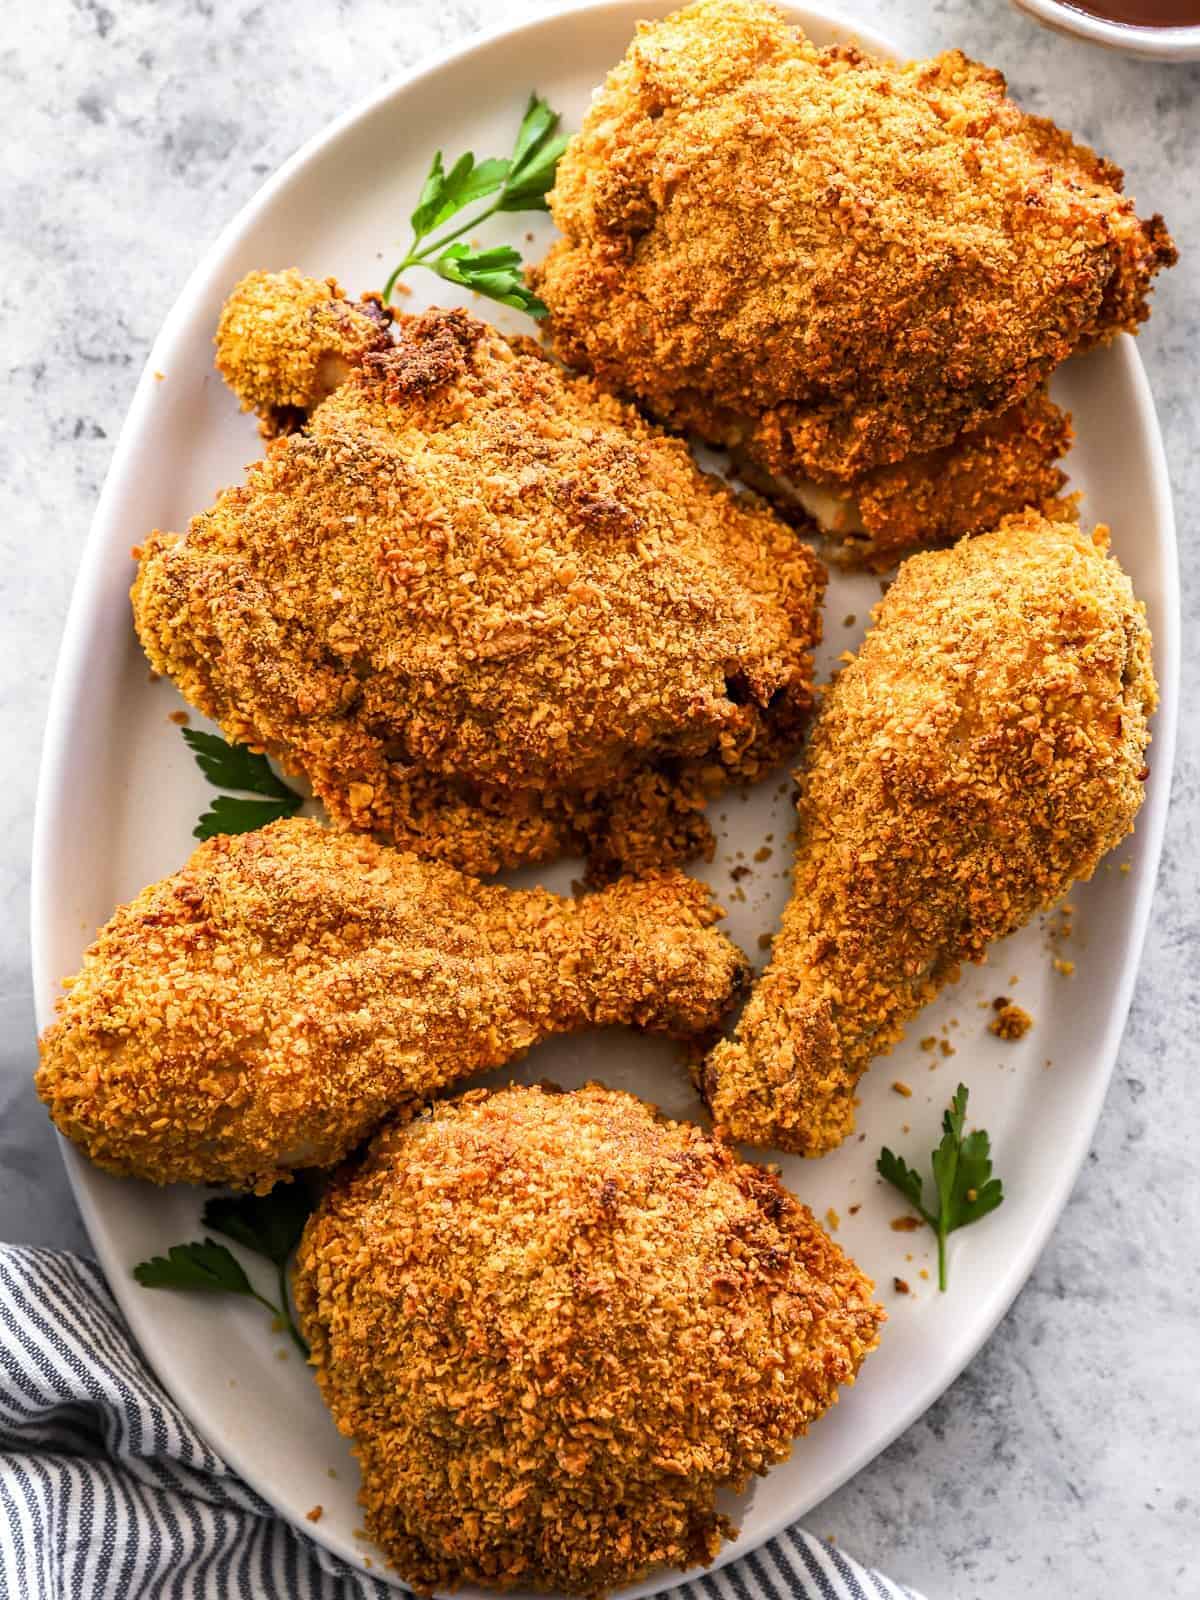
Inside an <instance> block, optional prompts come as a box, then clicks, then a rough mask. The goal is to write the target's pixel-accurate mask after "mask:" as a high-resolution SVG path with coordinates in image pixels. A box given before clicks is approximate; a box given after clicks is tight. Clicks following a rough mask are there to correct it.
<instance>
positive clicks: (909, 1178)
mask: <svg viewBox="0 0 1200 1600" xmlns="http://www.w3.org/2000/svg"><path fill="white" fill-rule="evenodd" d="M875 1170H876V1172H878V1173H879V1174H880V1176H881V1177H884V1178H886V1179H887V1181H888V1182H889V1183H890V1184H891V1185H892V1187H893V1188H896V1189H899V1191H900V1193H901V1194H902V1195H904V1196H905V1198H906V1199H907V1201H908V1203H909V1205H910V1206H912V1208H913V1210H914V1211H919V1212H920V1213H921V1215H922V1216H923V1217H925V1219H926V1221H928V1220H929V1218H928V1216H927V1215H926V1212H925V1207H924V1206H923V1205H922V1204H921V1174H920V1173H919V1172H918V1171H917V1170H916V1168H915V1167H910V1166H909V1165H908V1164H907V1163H906V1162H905V1160H904V1157H903V1156H896V1155H893V1154H892V1152H891V1151H890V1150H889V1149H888V1147H887V1145H884V1147H883V1149H882V1150H881V1151H880V1152H879V1160H878V1161H877V1162H876V1163H875ZM934 1225H935V1226H936V1224H934Z"/></svg>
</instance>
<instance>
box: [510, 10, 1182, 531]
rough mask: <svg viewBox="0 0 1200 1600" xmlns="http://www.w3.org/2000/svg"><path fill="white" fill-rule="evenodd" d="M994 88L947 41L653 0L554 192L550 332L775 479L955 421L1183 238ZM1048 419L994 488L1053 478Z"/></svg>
mask: <svg viewBox="0 0 1200 1600" xmlns="http://www.w3.org/2000/svg"><path fill="white" fill-rule="evenodd" d="M1005 91H1006V85H1005V82H1004V79H1003V77H1002V76H1001V75H1000V74H999V73H998V72H994V71H992V70H991V69H990V68H988V67H985V66H981V65H980V64H978V63H976V62H972V61H969V60H967V59H966V58H965V57H964V56H963V55H962V54H961V53H960V52H958V51H949V52H947V53H946V54H944V55H941V56H938V57H937V58H935V59H934V60H932V61H918V62H912V63H909V64H908V65H903V66H897V65H893V64H891V63H888V62H883V61H877V60H874V59H872V58H871V57H869V56H867V55H865V54H863V52H861V51H860V50H859V49H857V48H856V47H854V46H851V45H836V46H831V47H829V48H819V47H818V46H817V45H815V44H813V43H812V42H811V41H810V40H809V39H807V38H806V37H805V36H804V34H803V33H802V31H801V30H800V29H799V28H797V27H796V26H794V25H793V24H791V23H789V22H787V21H786V20H785V19H784V17H783V16H782V15H781V13H780V12H778V11H777V10H775V9H774V8H773V7H771V6H768V5H763V4H759V3H758V0H700V3H699V4H696V5H692V6H689V7H687V8H686V9H684V10H682V11H678V12H676V13H674V14H673V15H672V16H669V17H667V18H666V19H664V20H663V21H660V22H656V23H647V24H643V25H642V26H641V28H640V29H639V31H638V33H637V36H636V37H635V39H634V41H633V43H632V44H631V46H630V48H629V51H628V53H627V54H626V56H625V59H624V60H623V61H622V62H621V63H620V64H619V65H618V66H617V67H616V68H615V69H614V70H613V71H612V72H611V73H610V74H609V76H608V79H607V81H606V83H605V84H604V86H603V88H602V89H601V90H600V91H599V92H598V94H597V95H596V97H595V98H594V100H593V102H592V104H591V107H590V109H589V111H588V113H587V116H586V117H585V118H584V122H583V126H582V128H581V130H580V132H579V133H578V135H577V136H576V137H575V138H574V139H573V140H572V141H571V144H570V145H569V147H568V149H567V151H566V153H565V154H564V156H563V157H562V160H561V161H560V163H559V167H558V174H557V181H556V184H555V188H554V190H553V192H552V194H551V196H550V206H551V210H552V212H553V215H554V220H555V221H556V222H557V224H558V226H559V228H560V229H561V230H562V233H563V235H564V237H563V239H562V240H561V241H560V242H558V243H556V244H555V245H554V246H553V247H552V249H551V251H550V253H549V255H548V256H547V258H546V260H545V261H544V262H543V263H542V265H541V266H540V267H539V268H537V269H536V270H535V271H534V272H533V273H532V275H531V282H532V283H533V285H534V287H535V288H536V290H537V292H538V293H539V294H540V295H541V297H542V298H543V299H544V300H545V301H546V303H547V304H548V306H549V307H550V311H551V330H552V333H553V338H554V344H555V348H556V350H557V352H558V354H559V355H560V356H561V357H562V358H563V360H565V361H566V362H568V363H569V364H570V365H572V366H576V367H579V368H582V369H584V370H588V371H591V372H592V373H593V374H594V375H595V376H596V377H597V379H598V380H599V381H600V382H601V383H602V384H603V385H604V386H605V387H606V388H610V389H612V390H614V391H616V392H619V393H623V394H627V395H630V396H633V397H635V398H637V399H638V400H639V401H641V402H642V403H643V404H645V405H646V406H647V407H648V409H649V410H650V411H651V412H652V413H653V414H654V415H656V416H657V417H659V418H660V419H661V420H663V421H666V422H668V423H670V424H671V425H673V426H676V427H680V428H687V429H693V430H695V431H696V432H697V433H698V434H700V435H701V436H702V437H703V438H705V439H707V440H709V441H710V442H711V443H714V444H718V445H722V446H725V447H727V448H730V449H732V450H734V451H735V452H738V453H740V454H742V455H744V456H746V457H747V458H748V459H749V460H750V461H752V462H753V463H754V464H755V465H756V466H757V467H758V468H759V470H760V471H763V472H766V473H769V474H771V475H772V476H773V477H775V478H778V479H782V480H793V481H795V480H801V479H803V480H814V481H816V482H819V483H824V484H827V485H830V486H832V487H834V488H836V489H840V490H846V491H852V490H853V489H854V488H855V486H856V485H857V484H858V483H859V481H860V480H861V479H862V478H863V477H864V475H865V474H868V473H870V472H872V471H873V470H875V469H877V468H880V467H886V466H890V465H893V464H895V463H897V462H901V461H904V460H906V459H908V458H910V457H913V456H921V455H926V454H928V453H929V452H931V451H937V450H942V449H945V448H947V447H949V446H952V445H953V444H954V443H955V441H956V440H958V439H959V438H960V437H961V436H962V435H963V434H964V433H966V432H968V431H969V430H973V429H978V428H980V427H981V426H984V425H986V424H988V423H989V422H990V421H992V420H994V419H996V418H998V417H1000V416H1001V415H1002V414H1003V413H1005V412H1007V411H1009V410H1010V409H1011V408H1012V407H1013V406H1016V405H1019V404H1020V403H1021V402H1022V401H1024V400H1025V399H1026V398H1027V397H1028V396H1029V395H1030V394H1032V393H1033V392H1034V391H1035V390H1036V389H1037V388H1039V386H1041V385H1042V384H1044V382H1045V380H1046V379H1047V377H1048V376H1049V374H1050V373H1051V372H1052V371H1053V369H1054V368H1055V367H1056V366H1057V365H1058V364H1059V363H1060V362H1062V361H1063V360H1065V359H1066V357H1067V356H1069V355H1071V354H1072V353H1073V352H1074V351H1077V350H1081V349H1086V348H1087V347H1088V346H1090V345H1093V344H1096V343H1099V342H1103V341H1104V340H1107V339H1109V338H1111V337H1112V336H1113V335H1114V334H1116V333H1117V332H1119V331H1121V330H1122V329H1129V330H1133V329H1134V328H1136V326H1137V324H1138V323H1139V322H1140V321H1141V320H1142V319H1143V318H1144V317H1145V316H1146V315H1147V306H1146V295H1147V291H1148V289H1149V285H1150V280H1151V278H1152V276H1153V275H1154V273H1155V272H1157V271H1158V270H1159V268H1160V267H1163V266H1166V265H1169V264H1170V263H1171V262H1173V261H1174V259H1175V250H1174V247H1173V245H1172V243H1171V240H1170V238H1169V236H1168V234H1167V232H1166V229H1165V228H1164V226H1163V223H1162V219H1161V218H1160V217H1157V216H1156V217H1152V218H1151V219H1150V220H1149V221H1141V220H1139V218H1138V217H1137V215H1136V213H1135V211H1134V209H1133V205H1132V203H1131V202H1130V201H1129V200H1128V199H1125V198H1123V197H1122V195H1121V193H1120V184H1121V173H1120V172H1119V170H1118V169H1117V168H1116V167H1114V166H1112V165H1111V164H1110V163H1109V162H1107V161H1104V160H1103V159H1102V158H1100V157H1098V156H1097V155H1096V154H1095V153H1094V152H1093V151H1091V150H1089V149H1087V148H1085V147H1084V146H1081V145H1077V144H1075V143H1074V142H1073V141H1072V140H1071V138H1070V136H1069V135H1068V134H1065V133H1063V132H1062V131H1060V130H1059V129H1058V128H1056V127H1055V126H1054V125H1053V124H1052V123H1050V122H1048V121H1046V120H1045V119H1042V118H1037V117H1030V116H1027V115H1025V114H1024V113H1023V112H1021V111H1020V110H1018V108H1017V107H1016V106H1015V105H1014V104H1013V103H1012V101H1010V100H1009V99H1008V98H1007V97H1006V92H1005ZM1059 442H1061V441H1059ZM1053 443H1054V440H1053V438H1052V436H1051V435H1050V434H1043V435H1042V437H1041V439H1040V441H1039V451H1038V454H1037V458H1036V459H1035V460H1034V461H1033V462H1031V463H1030V470H1031V471H1032V473H1033V478H1032V480H1031V481H1029V482H1028V483H1021V482H1012V481H1010V482H1009V483H1008V484H1007V487H1006V488H1005V499H1004V503H1003V504H1001V505H1000V506H999V507H998V509H999V510H1000V511H1004V510H1012V509H1019V508H1020V507H1021V506H1022V505H1023V504H1025V503H1027V502H1028V503H1032V504H1041V502H1042V501H1043V500H1044V499H1045V495H1044V494H1043V493H1040V492H1039V486H1040V484H1041V483H1042V482H1044V480H1045V476H1046V474H1047V472H1049V471H1050V470H1052V468H1051V463H1052V460H1053V453H1050V454H1047V451H1049V450H1050V448H1051V446H1052V444H1053ZM1007 476H1008V478H1009V479H1010V480H1011V478H1012V474H1011V473H1009V474H1007ZM935 481H936V480H935ZM999 481H1000V482H1003V481H1004V480H1003V478H1001V480H999ZM962 509H963V508H962V506H961V505H959V506H958V508H957V510H955V508H954V507H953V506H952V507H951V508H949V510H948V511H947V512H945V513H942V515H943V516H948V515H950V513H951V512H953V514H954V516H956V517H959V516H960V513H961V511H962ZM961 531H968V530H967V529H965V528H963V527H962V526H961V525H957V526H954V527H951V528H950V529H949V533H950V534H951V535H952V534H954V533H957V532H961Z"/></svg>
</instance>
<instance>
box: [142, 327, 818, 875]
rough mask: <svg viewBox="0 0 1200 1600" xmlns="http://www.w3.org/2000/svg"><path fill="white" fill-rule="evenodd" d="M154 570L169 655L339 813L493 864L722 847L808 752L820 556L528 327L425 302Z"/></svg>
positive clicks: (194, 696) (145, 574)
mask: <svg viewBox="0 0 1200 1600" xmlns="http://www.w3.org/2000/svg"><path fill="white" fill-rule="evenodd" d="M140 555H141V566H140V570H139V573H138V577H137V581H136V583H135V584H134V588H133V603H134V613H135V618H136V622H137V627H138V632H139V634H140V636H141V639H142V643H143V645H144V646H145V648H146V652H147V654H148V656H149V657H150V661H151V664H152V665H153V666H154V667H155V669H156V670H157V671H160V672H163V673H166V674H168V675H169V676H170V677H172V678H173V679H174V680H175V682H176V683H177V684H178V686H179V688H180V689H181V690H182V692H183V693H184V694H185V695H186V696H187V698H188V699H189V700H191V701H192V703H193V704H194V705H197V706H199V707H200V708H201V710H203V711H204V712H205V713H206V714H208V715H209V716H211V717H213V718H214V719H215V720H216V721H217V722H219V723H220V725H221V727H222V730H223V731H224V733H225V734H226V735H227V737H229V738H231V739H233V740H235V741H237V742H240V743H245V744H249V745H252V746H254V747H255V748H259V749H266V750H268V751H269V752H270V753H271V754H272V755H275V756H276V757H278V758H279V760H280V761H281V762H282V763H283V764H284V765H285V766H286V767H288V768H290V769H294V770H299V771H301V772H303V773H304V774H305V775H306V776H307V777H308V778H309V780H310V781H311V783H312V786H313V788H314V789H315V791H316V793H317V794H318V796H319V797H320V798H321V800H322V801H324V803H325V805H326V806H327V807H328V809H329V811H330V813H331V815H332V816H333V818H334V820H335V821H336V822H337V823H338V824H339V825H341V826H343V827H349V828H355V829H361V830H364V831H372V832H376V833H378V834H379V835H380V836H381V837H383V838H386V839H388V840H390V841H392V842H394V843H396V844H399V845H401V846H403V847H405V848H409V849H413V850H416V851H419V852H420V853H421V854H423V855H426V856H431V857H435V858H440V859H444V860H447V861H450V862H452V863H453V864H454V865H456V866H459V867H462V868H463V869H465V870H468V871H472V872H482V873H489V872H494V871H497V870H498V869H500V868H502V867H508V866H515V865H518V864H520V863H522V862H529V861H536V860H539V859H544V858H547V857H551V856H554V855H558V854H561V853H579V852H584V853H587V854H589V855H590V857H591V860H592V866H593V874H594V875H595V876H605V875H611V874H612V873H613V872H615V871H617V870H623V869H629V870H637V869H640V868H643V867H645V866H648V865H653V864H659V863H663V862H667V861H678V860H683V859H686V858H687V857H689V856H691V855H695V854H698V853H701V852H703V851H705V850H708V849H711V839H712V836H711V833H710V832H709V829H708V825H707V823H706V821H705V820H704V817H703V816H702V815H701V808H702V806H703V805H704V804H705V802H706V801H707V800H708V799H709V798H711V797H712V795H713V794H714V793H715V792H717V790H719V789H720V788H721V787H722V786H723V785H725V784H728V783H734V782H738V783H740V782H747V781H751V780H753V779H754V778H756V777H758V776H760V775H761V774H762V773H763V772H764V771H766V770H768V769H769V768H770V766H772V765H773V764H774V763H775V762H777V761H778V760H779V759H781V757H782V756H783V755H784V754H785V753H786V752H788V751H790V750H794V749H795V748H796V747H797V745H798V743H799V741H800V737H801V735H802V732H803V729H804V727H805V725H806V723H807V720H808V717H809V714H810V710H811V704H812V689H811V676H812V661H811V654H810V652H811V648H812V645H813V644H814V642H815V641H816V639H817V637H818V636H819V632H820V613H819V609H818V608H819V602H820V597H821V594H822V592H823V587H824V577H825V575H824V570H823V569H822V567H821V565H820V563H819V562H818V561H817V559H816V557H815V556H814V555H813V554H812V552H811V551H809V550H808V549H807V548H805V547H804V546H802V545H801V544H799V542H798V541H797V540H796V539H795V537H794V535H793V534H792V532H791V531H790V530H789V529H788V528H787V527H786V526H785V525H784V524H783V523H782V522H781V521H779V519H778V518H776V517H775V516H773V515H772V514H771V513H770V512H769V511H768V510H767V509H766V508H765V507H763V506H762V505H761V504H760V503H758V502H752V501H750V500H748V499H747V498H745V497H737V496H735V495H734V494H732V493H731V492H730V491H729V490H728V489H727V488H726V486H725V485H724V484H723V483H721V482H720V481H719V480H717V479H715V478H712V477H709V476H706V475H705V474H703V473H701V472H700V471H699V470H698V469H697V468H696V466H695V465H694V463H693V462H692V460H691V457H690V456H689V454H688V451H687V449H686V447H685V446H684V445H683V444H682V443H681V442H680V441H678V440H675V439H671V438H668V437H666V436H665V435H663V434H661V433H660V432H659V431H658V430H657V429H654V428H652V427H650V426H649V425H647V424H646V423H644V422H643V421H642V420H641V419H640V418H639V417H638V416H637V414H636V413H635V412H634V411H633V409H632V408H631V407H628V406H625V405H623V404H621V403H619V402H618V401H616V400H613V399H612V398H610V397H608V396H605V395H602V394H601V393H600V392H599V391H598V390H597V389H596V388H595V386H594V385H593V384H592V383H591V382H590V381H588V380H586V379H581V378H572V377H569V376H566V375H564V374H563V373H562V372H561V371H560V370H559V369H558V368H557V367H556V366H555V365H554V364H552V363H551V362H549V361H548V360H546V359H545V358H544V357H543V356H542V354H541V353H540V352H539V351H538V350H537V348H536V347H535V346H533V345H532V344H531V343H530V342H529V341H527V340H516V341H511V342H510V341H508V340H506V339H504V338H502V337H501V336H500V335H499V334H497V333H496V332H495V331H494V330H492V329H490V328H488V327H487V326H485V325H484V324H483V323H481V322H478V321H476V320H475V318H473V317H471V316H470V315H468V314H467V313H466V312H464V311H448V312H447V311H430V312H426V313H425V314H423V315H422V316H419V317H413V318H406V319H402V320H401V322H400V323H399V325H398V343H397V345H396V347H395V348H394V349H392V350H389V351H388V352H387V353H385V354H381V355H371V356H368V357H367V358H366V359H365V361H364V363H363V365H362V367H361V368H360V369H359V370H358V371H356V372H355V373H354V374H353V375H352V376H351V377H350V378H349V379H348V380H347V381H346V382H345V383H344V384H343V385H342V387H341V388H339V389H338V390H337V392H336V393H335V394H334V395H333V396H332V397H331V398H330V399H328V400H326V401H325V402H324V403H323V404H322V405H320V406H319V407H318V408H317V410H316V411H315V412H314V413H313V414H312V416H311V418H310V419H309V423H308V426H307V430H306V431H305V432H304V433H301V434H293V435H291V436H290V437H288V438H286V439H281V440H277V441H276V442H275V443H274V444H273V445H271V447H270V448H269V449H268V452H267V456H266V458H265V460H263V461H262V462H260V463H258V464H257V465H255V466H253V467H252V468H251V469H250V471H249V474H248V479H247V483H246V486H245V487H244V488H239V489H230V490H227V491H226V492H225V493H224V494H223V495H222V496H221V498H220V499H219V500H218V501H217V504H216V505H215V506H214V508H213V509H212V510H211V511H209V512H207V513H206V514H205V515H203V516H200V517H197V518H196V519H195V521H194V522H193V523H192V526H191V529H190V531H189V533H188V534H187V536H186V537H180V536H178V535H175V534H169V533H157V532H156V533H155V534H153V535H152V536H151V538H150V539H148V540H147V541H146V543H145V545H144V547H143V549H142V550H141V552H140Z"/></svg>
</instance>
